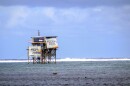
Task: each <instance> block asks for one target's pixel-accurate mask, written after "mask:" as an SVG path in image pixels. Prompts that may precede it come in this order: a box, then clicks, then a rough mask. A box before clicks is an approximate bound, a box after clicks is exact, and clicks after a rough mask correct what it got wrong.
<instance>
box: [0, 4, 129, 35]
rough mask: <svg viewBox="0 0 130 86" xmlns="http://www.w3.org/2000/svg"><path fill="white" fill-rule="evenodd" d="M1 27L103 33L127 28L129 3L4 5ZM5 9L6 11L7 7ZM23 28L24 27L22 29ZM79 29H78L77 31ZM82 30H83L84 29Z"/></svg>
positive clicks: (116, 31) (15, 29)
mask: <svg viewBox="0 0 130 86" xmlns="http://www.w3.org/2000/svg"><path fill="white" fill-rule="evenodd" d="M0 9H1V14H0V15H3V16H0V18H1V19H2V20H4V21H2V20H1V21H0V22H2V23H3V24H1V26H0V28H2V29H5V30H6V29H11V30H14V31H17V30H18V32H19V30H20V31H22V30H24V31H25V29H26V30H31V29H42V30H46V31H47V30H50V31H55V32H59V33H60V32H61V33H63V31H64V32H66V33H74V32H75V33H77V32H78V33H79V32H80V34H82V33H84V31H83V30H85V31H88V32H89V31H94V32H101V33H118V32H121V31H125V30H127V31H126V32H128V30H129V28H128V27H129V26H130V24H129V23H130V6H129V5H126V6H121V7H108V6H99V7H91V8H77V7H73V8H55V7H33V8H32V7H27V6H11V7H4V6H1V7H0ZM5 10H6V11H5ZM21 29H22V30H21ZM76 30H77V32H76ZM82 31H83V32H82Z"/></svg>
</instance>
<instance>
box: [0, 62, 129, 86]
mask: <svg viewBox="0 0 130 86" xmlns="http://www.w3.org/2000/svg"><path fill="white" fill-rule="evenodd" d="M0 86H130V61H84V62H78V61H77V62H57V63H56V64H54V63H51V64H32V63H30V64H27V63H26V62H21V63H0Z"/></svg>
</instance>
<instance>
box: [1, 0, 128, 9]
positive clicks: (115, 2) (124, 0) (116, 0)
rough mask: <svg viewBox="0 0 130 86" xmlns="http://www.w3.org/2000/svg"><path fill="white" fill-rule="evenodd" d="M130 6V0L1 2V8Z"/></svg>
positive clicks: (8, 0) (11, 0)
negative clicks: (20, 6) (18, 6)
mask: <svg viewBox="0 0 130 86" xmlns="http://www.w3.org/2000/svg"><path fill="white" fill-rule="evenodd" d="M128 4H130V0H0V5H1V6H17V5H22V6H31V7H36V6H43V7H65V8H66V7H93V6H121V5H128Z"/></svg>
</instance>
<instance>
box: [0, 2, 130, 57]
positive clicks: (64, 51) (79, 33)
mask: <svg viewBox="0 0 130 86" xmlns="http://www.w3.org/2000/svg"><path fill="white" fill-rule="evenodd" d="M38 30H40V34H41V36H58V38H57V40H58V45H59V48H58V50H57V58H130V0H0V45H1V49H0V59H27V50H26V49H27V47H28V46H30V44H29V43H28V42H29V41H30V40H31V38H30V37H33V36H37V31H38Z"/></svg>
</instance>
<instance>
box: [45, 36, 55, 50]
mask: <svg viewBox="0 0 130 86" xmlns="http://www.w3.org/2000/svg"><path fill="white" fill-rule="evenodd" d="M46 44H47V48H58V43H57V40H56V38H47V39H46Z"/></svg>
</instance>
